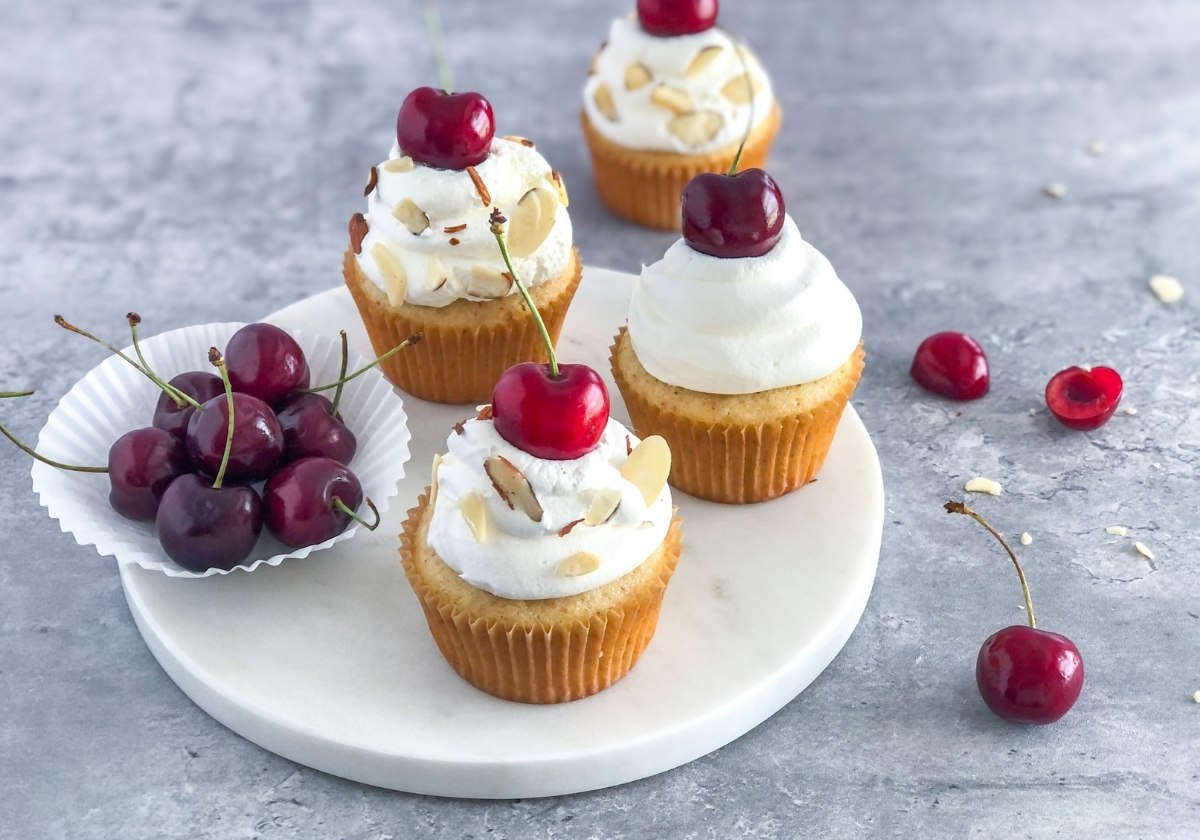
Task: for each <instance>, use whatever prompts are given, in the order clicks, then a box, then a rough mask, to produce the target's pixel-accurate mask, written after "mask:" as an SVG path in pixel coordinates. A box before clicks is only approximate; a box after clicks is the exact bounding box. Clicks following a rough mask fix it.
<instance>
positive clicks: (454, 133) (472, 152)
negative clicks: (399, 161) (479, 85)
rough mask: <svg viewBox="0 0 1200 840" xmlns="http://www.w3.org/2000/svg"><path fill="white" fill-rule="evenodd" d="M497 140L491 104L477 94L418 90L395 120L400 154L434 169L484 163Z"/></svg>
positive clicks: (406, 98)
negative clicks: (495, 138)
mask: <svg viewBox="0 0 1200 840" xmlns="http://www.w3.org/2000/svg"><path fill="white" fill-rule="evenodd" d="M495 136H496V116H495V114H494V113H492V104H491V103H490V102H488V101H487V99H486V98H485V97H484V96H483V94H480V93H474V92H466V93H450V92H448V91H447V90H439V89H438V88H433V87H419V88H417V89H416V90H414V91H413V92H412V93H410V94H409V95H408V96H406V97H405V98H404V103H403V104H402V105H401V106H400V113H399V114H398V115H397V117H396V143H397V145H398V146H399V147H400V153H401V154H403V155H408V156H409V157H410V158H412V159H413V161H414V162H415V163H421V164H424V165H426V166H431V167H433V168H435V169H458V170H461V169H466V168H467V167H468V166H478V165H479V164H481V163H483V162H484V161H485V160H487V157H488V154H489V153H490V152H491V149H492V138H494V137H495Z"/></svg>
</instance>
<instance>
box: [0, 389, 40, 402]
mask: <svg viewBox="0 0 1200 840" xmlns="http://www.w3.org/2000/svg"><path fill="white" fill-rule="evenodd" d="M33 393H34V392H33V391H0V400H11V399H14V398H16V397H32V396H33Z"/></svg>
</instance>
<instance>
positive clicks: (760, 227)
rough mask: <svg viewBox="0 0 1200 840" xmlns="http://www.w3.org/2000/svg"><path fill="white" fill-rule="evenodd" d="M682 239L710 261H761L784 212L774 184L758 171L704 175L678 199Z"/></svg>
mask: <svg viewBox="0 0 1200 840" xmlns="http://www.w3.org/2000/svg"><path fill="white" fill-rule="evenodd" d="M680 209H681V211H682V214H683V238H684V240H685V241H686V242H687V244H688V245H690V246H692V248H693V249H694V250H696V251H699V252H700V253H702V254H708V255H710V256H713V257H724V258H735V257H761V256H762V255H763V254H765V253H767V252H768V251H770V250H771V249H772V248H774V247H775V243H776V242H778V241H779V237H780V236H781V235H782V234H783V222H784V218H785V216H786V212H787V211H786V209H785V207H784V203H783V192H782V191H780V189H779V185H778V184H776V183H775V179H774V178H772V177H771V176H770V175H768V174H767V173H766V172H764V171H763V170H761V169H746V170H743V171H742V172H739V173H737V174H736V175H719V174H717V173H715V172H703V173H701V174H699V175H697V176H696V177H695V178H693V179H692V180H691V181H689V182H688V185H687V186H686V187H684V189H683V197H682V198H681V199H680Z"/></svg>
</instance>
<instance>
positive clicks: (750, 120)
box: [725, 44, 754, 177]
mask: <svg viewBox="0 0 1200 840" xmlns="http://www.w3.org/2000/svg"><path fill="white" fill-rule="evenodd" d="M733 51H734V52H736V53H737V57H738V61H740V62H741V63H742V72H743V73H744V74H745V77H746V89H747V90H748V91H749V93H750V111H749V113H748V114H747V115H746V133H745V134H743V135H742V142H741V143H739V144H738V150H737V154H736V155H734V156H733V163H731V164H729V171H728V172H727V173H725V174H726V175H729V176H730V177H733V176H734V175H736V174H737V170H738V164H739V163H741V162H742V152H743V151H745V149H746V144H747V143H748V142H750V134H751V132H753V131H754V85H753V82H751V80H750V65H749V64H748V63H747V62H746V52H745V48H744V47H743V46H742V45H740V44H734V46H733Z"/></svg>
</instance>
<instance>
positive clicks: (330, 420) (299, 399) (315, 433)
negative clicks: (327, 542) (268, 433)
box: [277, 394, 358, 542]
mask: <svg viewBox="0 0 1200 840" xmlns="http://www.w3.org/2000/svg"><path fill="white" fill-rule="evenodd" d="M277 417H278V419H279V427H280V428H281V429H283V448H284V457H285V458H287V459H289V460H296V459H299V458H315V457H324V458H332V459H333V460H335V461H338V462H340V463H343V464H349V463H350V462H351V461H352V460H354V453H355V452H356V451H357V450H358V438H356V437H355V436H354V432H352V431H350V429H349V428H348V427H347V426H346V424H345V423H344V422H342V415H340V414H337V413H335V412H334V410H333V403H331V402H330V401H329V400H328V399H327V398H325V397H323V396H321V395H320V394H296V395H295V396H294V397H292V398H291V399H290V400H288V401H287V402H285V403H284V404H283V405H282V406H280V408H279V413H278V415H277ZM317 542H321V540H317Z"/></svg>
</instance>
